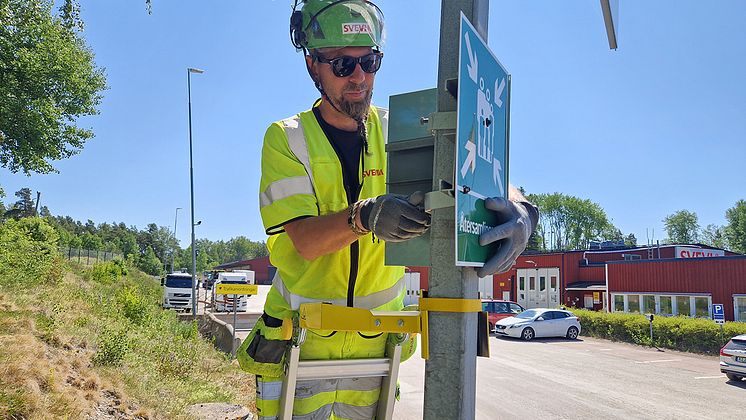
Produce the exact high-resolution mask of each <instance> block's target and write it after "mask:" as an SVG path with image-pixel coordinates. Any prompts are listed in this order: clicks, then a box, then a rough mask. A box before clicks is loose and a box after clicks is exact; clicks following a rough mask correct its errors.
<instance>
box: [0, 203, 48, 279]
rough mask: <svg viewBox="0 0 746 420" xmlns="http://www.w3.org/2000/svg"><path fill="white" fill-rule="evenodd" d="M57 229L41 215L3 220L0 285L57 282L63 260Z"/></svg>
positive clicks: (0, 247)
mask: <svg viewBox="0 0 746 420" xmlns="http://www.w3.org/2000/svg"><path fill="white" fill-rule="evenodd" d="M57 240H58V236H57V233H56V232H55V230H54V229H53V228H52V227H51V226H50V225H49V224H47V222H45V221H44V220H43V219H41V218H39V217H27V218H23V219H19V220H12V219H10V220H7V221H5V222H3V223H1V224H0V285H3V284H5V285H19V286H26V287H28V286H34V285H38V284H42V283H52V282H57V281H59V280H60V279H61V277H62V271H61V270H60V266H61V264H62V262H61V260H60V258H59V256H58V253H57Z"/></svg>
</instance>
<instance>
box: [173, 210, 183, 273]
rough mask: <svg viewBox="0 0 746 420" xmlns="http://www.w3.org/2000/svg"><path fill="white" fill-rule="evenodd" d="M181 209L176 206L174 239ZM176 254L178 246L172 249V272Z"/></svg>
mask: <svg viewBox="0 0 746 420" xmlns="http://www.w3.org/2000/svg"><path fill="white" fill-rule="evenodd" d="M179 210H181V207H176V216H174V241H177V239H176V221H177V220H179ZM174 254H176V248H173V249H171V272H172V273H173V272H174Z"/></svg>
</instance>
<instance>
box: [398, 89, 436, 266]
mask: <svg viewBox="0 0 746 420" xmlns="http://www.w3.org/2000/svg"><path fill="white" fill-rule="evenodd" d="M437 92H438V90H437V89H434V88H433V89H427V90H421V91H417V92H409V93H403V94H400V95H393V96H391V97H390V98H389V127H388V143H387V144H386V152H387V159H388V165H387V167H388V180H387V189H388V192H389V193H392V194H401V195H409V194H411V193H413V192H415V191H422V192H424V193H427V192H430V191H432V189H433V156H434V152H435V146H434V143H435V138H434V137H433V133H432V131H431V128H430V124H428V121H429V118H430V116H431V114H433V113H434V112H435V110H436V99H437V94H438V93H437ZM386 265H404V266H430V232H428V233H426V234H425V235H423V236H421V237H419V238H415V239H411V240H409V241H405V242H390V243H387V244H386Z"/></svg>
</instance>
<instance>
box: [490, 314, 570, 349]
mask: <svg viewBox="0 0 746 420" xmlns="http://www.w3.org/2000/svg"><path fill="white" fill-rule="evenodd" d="M495 333H497V334H498V335H504V336H508V337H514V338H522V339H524V340H526V341H529V340H532V339H534V338H535V337H567V338H569V339H571V340H575V339H576V338H578V335H580V321H579V320H578V317H576V316H575V315H573V313H572V312H570V311H565V310H562V309H537V308H534V309H527V310H525V311H523V312H521V313H520V314H518V315H516V316H511V317H508V318H504V319H501V320H499V321H497V323H496V324H495Z"/></svg>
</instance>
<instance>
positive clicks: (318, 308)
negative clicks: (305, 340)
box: [299, 298, 482, 359]
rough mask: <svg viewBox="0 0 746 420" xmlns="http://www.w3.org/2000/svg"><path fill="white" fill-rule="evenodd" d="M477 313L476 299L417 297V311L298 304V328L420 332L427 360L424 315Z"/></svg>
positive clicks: (479, 302) (427, 346)
mask: <svg viewBox="0 0 746 420" xmlns="http://www.w3.org/2000/svg"><path fill="white" fill-rule="evenodd" d="M481 311H482V301H481V300H479V299H456V298H420V302H419V311H370V310H367V309H362V308H350V307H347V306H337V305H331V304H328V303H320V302H319V303H304V304H302V305H300V310H299V325H300V327H301V328H311V329H315V330H333V331H375V332H383V333H408V334H417V333H421V334H422V340H421V341H422V349H421V355H422V358H423V359H428V358H429V357H430V351H429V341H428V312H454V313H464V312H481Z"/></svg>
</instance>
